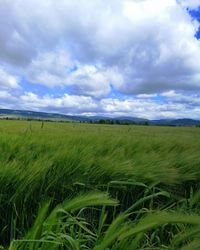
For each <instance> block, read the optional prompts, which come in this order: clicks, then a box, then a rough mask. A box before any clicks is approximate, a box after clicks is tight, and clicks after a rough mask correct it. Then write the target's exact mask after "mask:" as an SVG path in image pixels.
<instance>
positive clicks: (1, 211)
mask: <svg viewBox="0 0 200 250" xmlns="http://www.w3.org/2000/svg"><path fill="white" fill-rule="evenodd" d="M199 148H200V129H198V128H174V127H171V128H170V127H142V126H110V125H108V126H106V125H103V126H100V125H89V124H84V125H83V124H64V123H44V126H43V128H42V126H41V123H40V122H31V123H30V122H22V121H21V122H20V121H1V122H0V187H1V190H0V244H1V245H2V249H4V248H5V249H10V250H13V249H19V250H22V249H29V250H36V249H41V250H44V249H94V250H100V249H102V250H103V249H130V250H131V249H200V217H199V198H200V192H199V180H200V156H199Z"/></svg>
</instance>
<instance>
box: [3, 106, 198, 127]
mask: <svg viewBox="0 0 200 250" xmlns="http://www.w3.org/2000/svg"><path fill="white" fill-rule="evenodd" d="M6 118H8V119H35V120H50V121H66V122H93V123H95V122H102V121H104V122H105V123H110V122H112V123H122V124H144V125H157V126H200V121H199V120H193V119H187V118H184V119H160V120H148V119H145V118H138V117H129V116H120V117H114V118H113V117H106V116H72V115H64V114H57V113H47V112H36V111H29V110H11V109H0V119H6Z"/></svg>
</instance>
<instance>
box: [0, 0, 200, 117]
mask: <svg viewBox="0 0 200 250" xmlns="http://www.w3.org/2000/svg"><path fill="white" fill-rule="evenodd" d="M0 108H9V109H23V110H35V111H48V112H58V113H63V114H73V115H106V116H136V117H144V118H150V119H158V118H174V117H179V118H181V117H188V118H195V119H200V0H162V1H161V0H59V1H55V0H43V1H41V0H15V1H13V0H0Z"/></svg>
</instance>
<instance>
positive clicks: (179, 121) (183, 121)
mask: <svg viewBox="0 0 200 250" xmlns="http://www.w3.org/2000/svg"><path fill="white" fill-rule="evenodd" d="M150 124H151V125H168V126H198V125H200V121H199V120H193V119H187V118H184V119H174V120H173V119H171V120H170V119H161V120H152V121H150Z"/></svg>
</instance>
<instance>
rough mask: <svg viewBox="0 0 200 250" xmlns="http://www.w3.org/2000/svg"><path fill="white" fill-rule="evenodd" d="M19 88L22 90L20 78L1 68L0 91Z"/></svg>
mask: <svg viewBox="0 0 200 250" xmlns="http://www.w3.org/2000/svg"><path fill="white" fill-rule="evenodd" d="M18 88H20V86H19V80H18V78H17V77H16V76H15V75H12V74H10V73H8V72H7V71H6V70H4V69H3V68H1V67H0V89H18Z"/></svg>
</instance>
